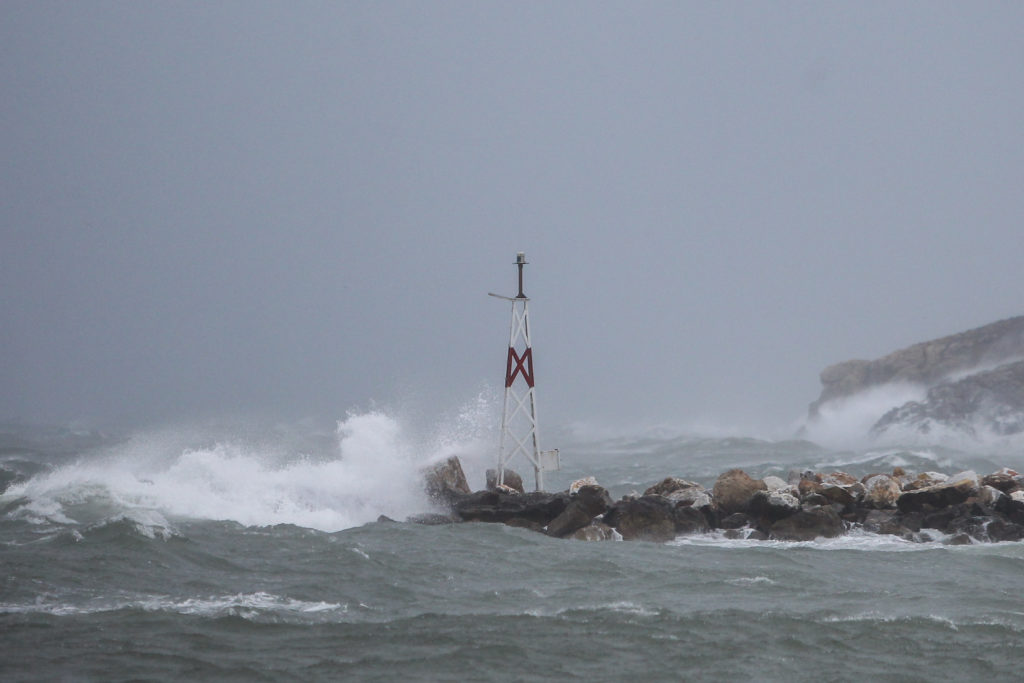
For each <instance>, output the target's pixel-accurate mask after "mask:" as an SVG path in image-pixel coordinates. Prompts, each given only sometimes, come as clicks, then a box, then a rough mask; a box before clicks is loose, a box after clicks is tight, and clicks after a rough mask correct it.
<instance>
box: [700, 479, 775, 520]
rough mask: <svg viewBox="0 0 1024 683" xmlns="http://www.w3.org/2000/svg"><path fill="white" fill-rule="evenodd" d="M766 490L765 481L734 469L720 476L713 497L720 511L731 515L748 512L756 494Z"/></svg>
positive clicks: (713, 490)
mask: <svg viewBox="0 0 1024 683" xmlns="http://www.w3.org/2000/svg"><path fill="white" fill-rule="evenodd" d="M766 489H767V487H766V486H765V484H764V482H763V481H760V480H757V479H752V478H751V477H750V476H749V475H748V474H747V473H746V472H744V471H743V470H739V469H732V470H729V471H728V472H724V473H723V474H720V475H719V476H718V479H717V480H716V481H715V486H714V488H713V489H712V495H713V496H714V500H715V505H716V506H717V507H718V509H719V510H720V511H721V512H722V513H724V514H730V513H733V512H743V511H744V510H746V509H747V506H748V505H749V504H750V499H751V498H752V497H753V496H754V493H756V492H757V491H764V490H766Z"/></svg>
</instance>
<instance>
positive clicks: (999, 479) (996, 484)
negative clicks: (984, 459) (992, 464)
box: [981, 472, 1017, 493]
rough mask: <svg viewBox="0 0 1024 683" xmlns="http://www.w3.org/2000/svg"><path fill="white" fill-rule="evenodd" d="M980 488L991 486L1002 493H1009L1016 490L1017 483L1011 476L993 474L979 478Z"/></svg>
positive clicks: (1002, 473)
mask: <svg viewBox="0 0 1024 683" xmlns="http://www.w3.org/2000/svg"><path fill="white" fill-rule="evenodd" d="M981 484H982V486H991V487H992V488H994V489H998V490H999V491H1002V492H1003V493H1009V492H1010V491H1013V490H1015V489H1016V488H1017V482H1016V480H1014V478H1013V475H1011V474H1009V473H1006V472H994V473H992V474H987V475H985V476H984V477H982V478H981Z"/></svg>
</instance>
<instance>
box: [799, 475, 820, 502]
mask: <svg viewBox="0 0 1024 683" xmlns="http://www.w3.org/2000/svg"><path fill="white" fill-rule="evenodd" d="M796 490H797V492H798V494H799V496H800V498H801V499H803V498H806V497H807V496H812V495H814V494H821V493H822V492H823V491H824V490H825V486H824V484H822V483H821V482H820V481H818V480H817V479H801V480H800V483H799V484H797V486H796Z"/></svg>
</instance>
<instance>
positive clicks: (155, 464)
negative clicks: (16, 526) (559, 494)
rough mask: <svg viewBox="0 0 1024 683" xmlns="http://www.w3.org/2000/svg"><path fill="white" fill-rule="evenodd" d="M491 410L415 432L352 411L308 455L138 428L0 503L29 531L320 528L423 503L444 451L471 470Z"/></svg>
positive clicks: (387, 418) (484, 404) (380, 415)
mask: <svg viewBox="0 0 1024 683" xmlns="http://www.w3.org/2000/svg"><path fill="white" fill-rule="evenodd" d="M492 413H493V411H492V410H491V407H490V402H489V401H488V400H486V398H484V397H479V398H478V399H477V401H475V402H471V403H470V404H467V406H464V407H463V409H461V410H460V411H459V412H458V414H457V415H456V416H455V417H454V418H453V419H452V420H450V421H448V422H447V423H445V424H442V425H440V426H437V427H435V428H434V429H433V432H432V433H430V434H426V435H417V434H413V433H410V430H409V429H407V428H406V427H405V426H404V425H403V422H402V421H401V420H400V419H399V418H397V417H395V416H393V415H390V414H388V413H386V412H384V411H381V410H371V411H367V412H360V413H352V414H349V415H348V416H347V417H346V418H345V419H344V420H341V421H340V422H338V424H337V428H336V430H335V432H334V435H333V438H334V446H333V448H329V449H327V450H325V451H319V452H318V451H316V450H315V449H312V450H311V449H304V450H298V451H296V450H294V449H293V448H290V447H289V445H288V444H287V443H282V442H281V441H280V440H278V441H276V442H275V441H274V440H272V439H267V438H265V437H264V438H260V439H252V438H248V437H246V436H244V435H243V436H239V437H234V438H232V437H225V436H224V435H223V434H219V435H217V437H216V439H215V440H214V441H213V442H212V443H210V442H209V441H210V436H209V435H208V434H204V433H203V432H202V430H195V429H186V430H179V431H175V430H164V431H161V432H154V433H148V434H147V433H141V434H136V435H134V436H133V437H132V438H131V439H128V440H127V441H126V442H125V443H122V444H120V445H117V446H114V447H111V448H109V449H107V450H106V451H100V452H98V453H93V454H90V455H88V456H82V457H80V458H79V459H78V460H76V461H74V462H72V463H70V464H66V465H61V466H57V467H55V468H53V469H52V470H48V471H43V472H40V473H37V474H35V475H34V476H31V477H28V478H27V479H25V480H23V481H19V482H16V483H13V484H11V485H10V486H9V487H8V488H7V490H6V491H4V492H3V494H2V495H0V510H3V511H4V512H5V513H6V515H5V516H6V517H7V518H8V519H11V520H22V521H24V522H27V523H29V524H31V525H33V526H34V527H37V528H39V529H40V531H43V530H45V529H48V528H52V527H53V526H58V527H59V526H65V525H74V526H75V527H76V528H81V529H82V530H83V531H91V530H95V529H97V528H101V527H103V526H104V525H106V524H111V523H124V524H129V525H131V526H132V527H134V528H135V529H136V530H137V531H138V533H140V534H142V535H144V536H147V537H151V538H157V537H163V538H166V537H168V536H171V535H174V534H175V533H176V532H175V530H174V525H173V522H171V521H168V520H173V519H178V518H185V519H206V520H227V521H234V522H237V523H239V524H242V525H245V526H269V525H275V524H294V525H297V526H301V527H306V528H312V529H318V530H321V531H338V530H341V529H346V528H350V527H353V526H358V525H361V524H364V523H366V522H370V521H373V520H375V519H376V518H377V517H378V516H379V515H387V516H389V517H395V518H404V517H406V516H408V515H410V514H413V513H416V512H422V511H424V510H426V509H429V507H430V506H429V503H428V501H427V499H426V496H425V494H424V492H423V486H422V475H421V473H420V471H421V468H422V467H424V466H425V465H427V464H429V463H430V462H432V461H434V460H436V459H439V458H443V457H446V456H447V455H451V454H453V453H455V454H459V455H460V457H461V458H462V459H463V462H464V463H467V465H470V466H472V467H473V468H475V467H476V466H477V463H482V462H483V458H484V457H485V455H487V454H489V453H490V452H491V451H492V450H493V449H492V447H491V444H490V439H489V437H490V434H489V431H488V427H489V425H490V422H491V421H492ZM196 442H199V444H201V445H199V444H197V443H196ZM203 442H207V443H203ZM481 476H482V475H481Z"/></svg>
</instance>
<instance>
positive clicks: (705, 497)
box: [665, 486, 712, 509]
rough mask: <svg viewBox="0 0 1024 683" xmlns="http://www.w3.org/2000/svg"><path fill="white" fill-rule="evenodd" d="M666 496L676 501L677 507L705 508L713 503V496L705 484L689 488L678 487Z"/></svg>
mask: <svg viewBox="0 0 1024 683" xmlns="http://www.w3.org/2000/svg"><path fill="white" fill-rule="evenodd" d="M665 497H666V498H668V499H669V500H670V501H672V502H673V503H675V506H676V507H693V508H698V509H705V508H709V507H711V505H712V500H711V496H710V495H709V494H708V492H707V491H706V490H705V489H704V487H703V486H696V487H694V488H689V489H678V490H676V491H673V492H672V493H670V494H668V495H667V496H665Z"/></svg>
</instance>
